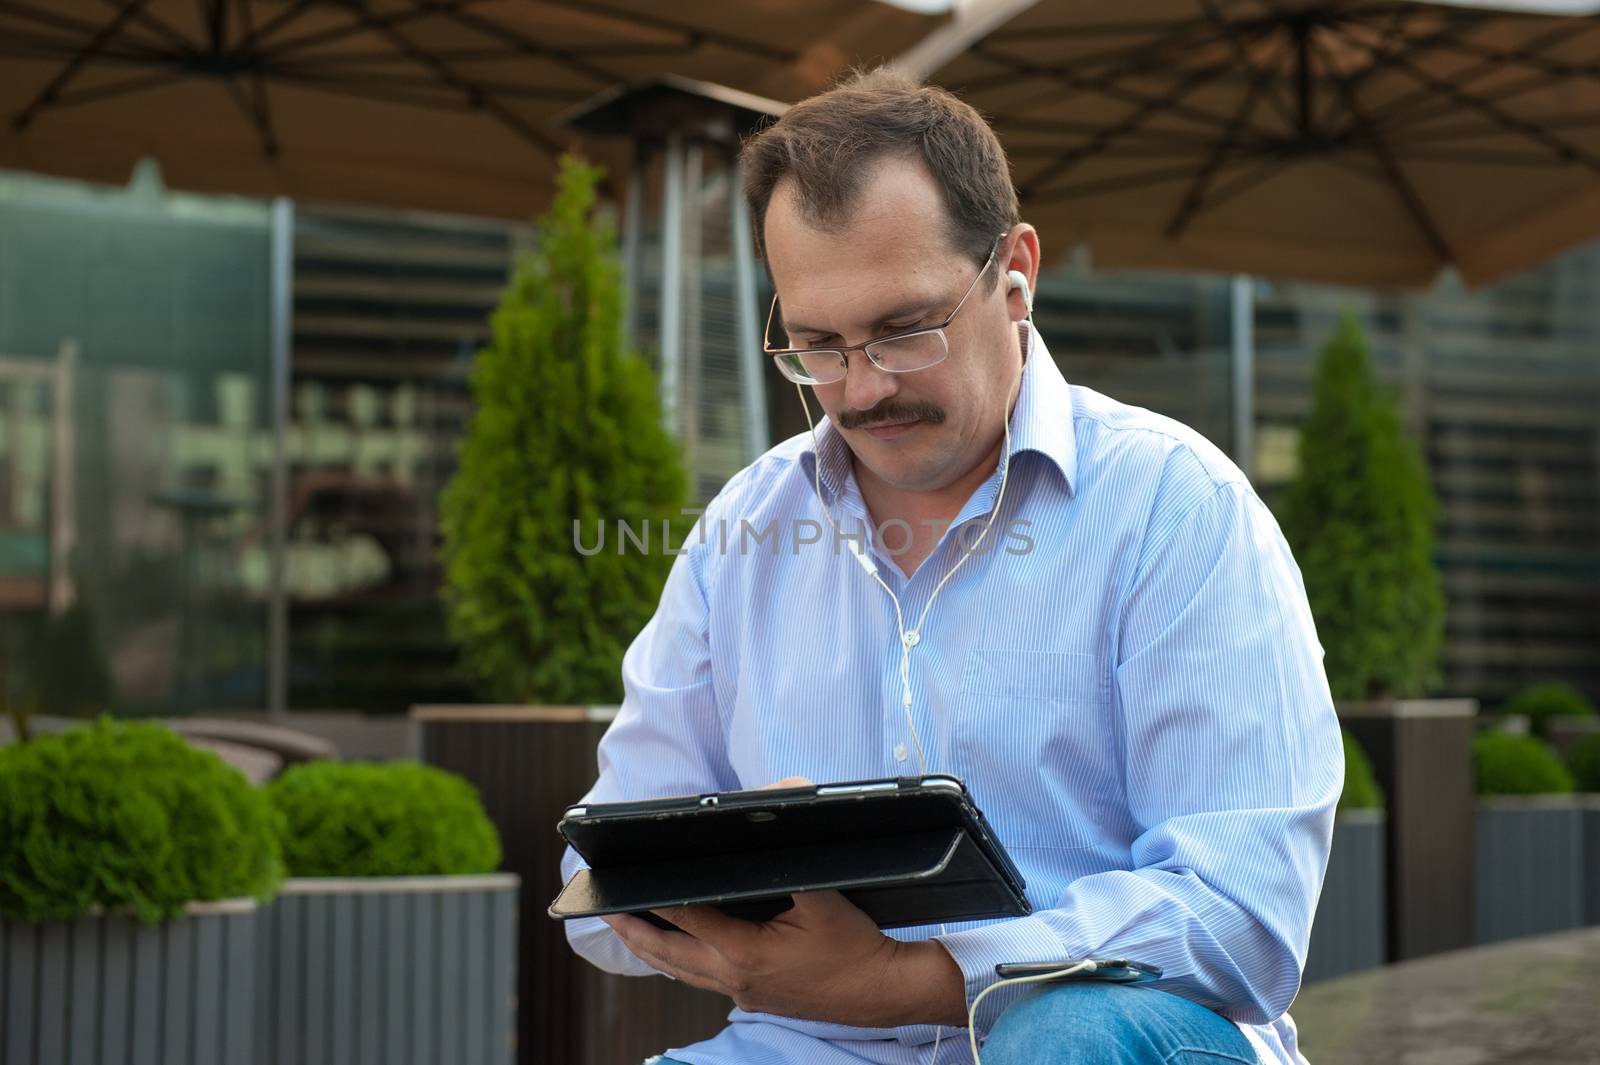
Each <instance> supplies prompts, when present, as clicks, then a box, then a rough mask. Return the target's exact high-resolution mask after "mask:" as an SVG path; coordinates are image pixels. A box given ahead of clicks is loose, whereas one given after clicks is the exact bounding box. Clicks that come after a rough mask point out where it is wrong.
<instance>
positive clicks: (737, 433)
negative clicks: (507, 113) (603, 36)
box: [562, 75, 786, 498]
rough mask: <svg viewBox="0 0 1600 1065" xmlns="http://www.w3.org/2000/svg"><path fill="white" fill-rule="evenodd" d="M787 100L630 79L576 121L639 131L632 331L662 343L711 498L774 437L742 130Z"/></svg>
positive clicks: (632, 187) (676, 430) (623, 132)
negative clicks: (743, 177)
mask: <svg viewBox="0 0 1600 1065" xmlns="http://www.w3.org/2000/svg"><path fill="white" fill-rule="evenodd" d="M785 106H786V105H784V104H782V103H779V102H777V101H775V100H768V99H765V98H764V97H760V96H754V95H752V94H750V93H746V92H739V91H737V90H735V89H729V88H726V87H725V86H721V85H713V84H711V83H709V82H702V81H693V80H691V79H688V78H682V77H677V76H675V75H667V76H664V77H661V78H658V79H656V80H654V81H650V82H646V83H642V84H639V85H634V86H624V87H618V88H616V89H611V90H608V91H606V92H604V93H601V94H600V95H598V96H596V97H594V98H592V99H590V100H589V101H587V102H586V103H584V104H582V105H580V106H579V107H577V108H576V109H574V110H573V111H571V112H569V113H568V114H567V115H565V116H564V117H563V119H562V121H563V123H564V124H566V125H569V126H571V127H572V128H574V129H576V130H579V131H580V132H582V133H584V134H587V135H590V136H594V137H602V138H627V139H629V140H630V141H631V142H632V145H633V168H632V173H631V174H630V176H629V180H628V186H627V194H626V195H627V200H626V203H625V205H624V218H623V224H622V242H623V264H624V270H625V272H626V279H627V280H626V283H627V315H626V321H625V322H624V323H623V329H624V330H625V336H626V338H627V339H628V340H629V342H630V343H631V344H632V345H633V346H634V347H635V348H636V349H637V350H643V351H647V352H648V351H652V350H653V351H654V352H655V356H656V371H657V377H658V380H659V385H660V392H661V408H662V415H663V418H664V419H665V421H666V424H667V427H668V428H669V430H670V431H671V432H672V433H673V435H674V436H676V437H677V438H678V439H679V440H680V441H681V442H682V443H683V446H684V452H685V458H686V460H687V465H688V467H689V470H690V474H691V476H692V477H693V483H692V492H693V494H694V495H695V496H697V497H700V498H709V497H710V496H711V495H712V494H714V493H715V492H716V491H717V490H718V489H720V488H721V487H722V483H723V481H725V480H726V479H727V478H728V477H729V476H730V475H732V474H733V473H735V472H737V471H738V470H739V469H740V468H741V467H742V466H744V465H745V464H747V463H749V462H750V461H751V460H753V459H755V458H756V457H757V456H759V455H760V454H761V453H762V452H763V451H765V450H766V449H767V447H768V446H769V439H768V428H767V407H766V389H765V384H764V378H763V370H764V366H763V364H762V358H761V330H762V325H763V321H762V317H761V314H762V312H761V307H760V299H759V294H758V287H757V286H758V279H757V276H756V265H755V249H754V244H753V242H752V239H751V234H750V218H749V212H748V208H747V207H746V205H745V201H744V196H743V193H742V191H741V181H740V173H739V162H738V152H739V142H740V140H741V139H742V138H743V137H745V136H747V135H748V134H749V133H751V132H752V131H754V130H756V129H758V128H760V127H761V126H762V125H764V124H765V123H767V122H770V121H771V120H773V119H774V118H776V117H777V116H778V115H780V114H782V113H783V111H784V108H785Z"/></svg>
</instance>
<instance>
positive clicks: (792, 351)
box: [761, 233, 1006, 386]
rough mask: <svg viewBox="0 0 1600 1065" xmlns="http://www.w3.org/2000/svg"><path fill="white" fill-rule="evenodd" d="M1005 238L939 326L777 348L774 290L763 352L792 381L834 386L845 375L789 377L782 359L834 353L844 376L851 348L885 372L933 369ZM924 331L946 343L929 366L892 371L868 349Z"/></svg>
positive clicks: (999, 239)
mask: <svg viewBox="0 0 1600 1065" xmlns="http://www.w3.org/2000/svg"><path fill="white" fill-rule="evenodd" d="M1005 239H1006V234H1004V233H1001V234H1000V235H999V236H998V237H995V238H994V244H993V246H991V247H990V248H989V254H988V256H987V257H986V258H985V259H984V260H983V266H982V267H980V268H979V269H978V275H977V276H976V277H974V278H973V279H972V284H970V285H968V286H967V291H966V292H964V293H962V294H961V299H960V300H959V301H958V302H957V303H956V309H955V310H953V311H951V312H950V314H949V315H948V316H947V317H946V318H945V320H944V321H942V322H940V323H939V324H938V325H919V326H912V327H911V328H909V329H902V330H900V331H899V332H896V333H890V334H889V335H888V336H881V337H874V338H873V339H871V340H864V341H862V342H861V343H859V344H849V345H842V346H840V347H836V348H835V347H829V348H811V347H806V348H774V347H771V346H770V343H769V341H770V339H771V337H772V320H773V318H775V317H776V316H777V313H778V294H777V293H776V292H774V293H773V294H772V306H771V307H769V308H768V309H767V326H766V329H765V330H764V331H763V332H762V334H761V351H762V353H763V354H765V355H771V356H772V361H773V364H774V365H775V366H777V368H778V372H779V373H780V374H783V376H784V379H785V380H788V381H793V382H794V383H795V384H808V385H813V386H815V385H831V384H837V383H838V382H840V381H842V380H844V377H843V376H841V377H837V378H834V379H833V380H831V381H795V380H794V378H792V377H790V376H789V375H788V374H786V373H783V366H782V363H781V362H780V361H779V360H781V359H783V358H784V357H785V356H795V355H808V354H814V353H815V354H820V353H822V352H828V353H830V354H835V355H838V356H839V358H840V360H841V361H842V362H843V363H844V370H845V375H848V374H849V373H850V353H851V352H852V351H859V352H861V353H862V354H863V355H865V356H866V357H867V359H868V361H870V362H871V363H872V365H874V366H876V367H877V368H878V369H880V370H882V371H883V372H884V373H917V372H918V371H920V370H931V369H933V368H934V367H935V366H937V365H939V363H941V362H944V360H945V359H948V358H949V357H950V338H949V337H948V336H945V335H944V331H945V330H946V329H948V328H950V323H952V322H954V321H955V320H956V315H958V314H960V313H961V308H962V307H965V306H966V305H967V300H968V298H969V297H971V295H972V293H973V292H974V291H976V289H977V287H978V282H979V281H981V280H983V275H984V274H987V273H988V272H989V267H990V266H993V265H994V261H995V258H994V257H995V255H996V254H997V253H998V252H999V251H1000V245H1001V244H1002V243H1003V242H1004V241H1005ZM922 333H938V334H940V339H941V340H942V341H943V342H944V355H942V356H941V357H940V358H938V359H937V360H935V361H934V362H930V363H928V364H927V365H926V366H918V367H917V368H916V369H914V370H891V369H889V367H887V366H884V365H883V364H882V363H880V362H879V361H878V360H877V359H875V358H873V357H872V352H871V351H869V350H868V349H869V348H871V347H872V346H873V345H874V344H886V343H890V342H892V341H895V340H904V339H905V338H906V337H913V336H918V335H920V334H922Z"/></svg>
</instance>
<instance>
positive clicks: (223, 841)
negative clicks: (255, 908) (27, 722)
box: [0, 719, 283, 921]
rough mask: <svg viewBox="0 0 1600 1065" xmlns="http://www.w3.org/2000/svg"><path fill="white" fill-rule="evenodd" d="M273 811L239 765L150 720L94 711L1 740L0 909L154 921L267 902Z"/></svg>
mask: <svg viewBox="0 0 1600 1065" xmlns="http://www.w3.org/2000/svg"><path fill="white" fill-rule="evenodd" d="M275 819H276V818H275V815H274V813H273V811H272V807H271V805H270V804H269V803H268V802H267V799H266V796H265V795H264V794H263V793H262V792H261V791H259V790H258V789H256V788H253V787H251V786H250V784H249V782H248V781H246V780H245V778H244V776H243V774H241V773H240V772H239V771H238V770H236V769H234V768H232V767H231V766H229V765H227V764H226V763H224V762H223V761H222V759H221V758H218V757H217V756H216V755H215V754H213V753H211V752H210V751H202V750H199V749H197V748H194V747H191V746H189V745H188V744H187V743H185V742H184V741H183V740H181V739H179V738H178V737H177V736H176V735H174V734H173V733H172V732H171V731H170V730H168V729H165V728H163V727H161V726H160V725H153V724H134V723H119V722H113V721H111V720H110V719H101V720H100V721H99V722H97V723H96V724H94V725H91V726H88V727H85V728H78V729H71V730H69V731H67V732H64V733H61V734H59V735H54V736H42V737H39V738H38V739H35V740H33V741H32V742H30V743H22V744H16V745H13V746H9V747H4V748H0V913H3V914H4V915H5V916H7V917H10V918H15V919H20V920H24V921H56V920H69V919H71V918H74V917H78V916H80V915H82V914H84V913H87V912H90V911H92V910H95V909H97V908H103V909H107V910H131V911H132V912H133V913H134V914H135V915H136V916H138V917H139V918H140V919H141V920H145V921H157V920H160V919H161V918H163V917H174V916H177V915H178V914H180V913H182V912H183V907H184V904H185V903H187V902H194V901H208V900H215V899H226V898H241V897H246V896H249V897H254V898H257V899H260V900H262V901H265V900H266V899H268V898H270V897H271V896H272V894H273V893H274V892H275V891H276V890H277V886H278V882H279V881H280V880H281V879H282V874H283V865H282V858H281V855H280V853H279V850H278V834H277V826H276V824H275Z"/></svg>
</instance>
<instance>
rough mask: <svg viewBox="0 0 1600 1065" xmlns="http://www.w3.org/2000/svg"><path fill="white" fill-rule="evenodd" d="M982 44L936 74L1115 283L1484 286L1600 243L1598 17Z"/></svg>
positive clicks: (1219, 10) (1189, 28) (1298, 18)
mask: <svg viewBox="0 0 1600 1065" xmlns="http://www.w3.org/2000/svg"><path fill="white" fill-rule="evenodd" d="M1013 6H1016V5H1013ZM950 32H955V28H954V27H952V28H951V31H950ZM941 33H946V31H941ZM947 36H948V34H947ZM968 37H969V39H967V40H957V41H956V42H955V44H954V46H949V45H948V41H947V47H946V48H945V49H944V54H943V55H939V54H938V50H937V49H934V50H933V51H932V52H930V51H929V50H928V49H922V50H921V60H922V62H923V63H924V65H925V67H926V68H927V69H930V70H932V71H933V80H935V81H937V82H939V83H940V84H944V85H947V86H949V87H951V88H953V89H957V90H959V91H961V92H962V94H963V95H964V96H965V97H966V98H967V99H968V100H970V101H971V102H972V103H973V104H974V105H975V106H977V107H978V108H980V109H981V110H983V111H985V112H986V113H988V114H989V115H990V116H992V118H993V119H994V121H995V124H996V126H997V127H998V129H999V131H1000V133H1001V136H1002V138H1003V139H1004V141H1005V144H1006V148H1007V150H1008V151H1009V153H1010V156H1011V159H1012V164H1013V167H1014V169H1015V176H1016V181H1017V185H1018V188H1019V189H1020V191H1021V194H1022V200H1023V211H1024V215H1025V216H1026V217H1027V218H1028V220H1029V221H1031V222H1034V223H1035V224H1037V225H1038V226H1039V227H1040V230H1041V232H1042V233H1043V234H1044V236H1045V237H1046V239H1047V240H1048V241H1049V242H1051V243H1052V244H1054V245H1055V247H1056V248H1057V249H1064V248H1065V247H1067V246H1068V245H1071V244H1077V243H1086V244H1087V245H1089V247H1090V248H1091V249H1092V254H1093V259H1094V262H1095V263H1096V265H1098V266H1103V267H1111V268H1119V267H1161V268H1180V269H1187V268H1198V269H1213V270H1226V271H1246V272H1251V273H1257V274H1265V275H1272V276H1287V277H1297V278H1306V279H1314V280H1322V281H1333V282H1348V283H1356V284H1373V285H1387V286H1421V285H1426V284H1428V283H1429V282H1430V281H1431V280H1432V279H1433V278H1434V277H1435V276H1436V275H1437V273H1438V271H1439V269H1440V267H1441V266H1443V265H1445V264H1450V263H1453V264H1454V265H1455V266H1456V267H1457V268H1458V269H1459V270H1460V273H1461V275H1462V276H1463V278H1464V279H1465V280H1466V281H1467V282H1468V283H1469V284H1481V283H1483V282H1485V281H1488V280H1490V279H1491V278H1494V277H1497V276H1500V275H1502V274H1505V273H1508V272H1511V271H1514V270H1517V269H1519V268H1522V267H1525V266H1528V265H1530V264H1531V263H1534V262H1536V261H1537V260H1539V259H1541V258H1544V257H1546V256H1548V255H1551V254H1553V253H1555V252H1558V251H1560V250H1562V249H1564V248H1568V247H1571V246H1573V245H1576V244H1579V243H1582V242H1584V241H1588V240H1591V239H1594V238H1595V237H1596V236H1597V235H1600V18H1596V17H1594V16H1584V17H1557V16H1551V15H1539V14H1527V13H1510V12H1504V11H1490V10H1483V9H1477V8H1468V7H1459V6H1444V5H1439V4H1422V3H1397V2H1385V0H1380V2H1371V0H1321V2H1311V0H1145V2H1143V3H1140V4H1138V5H1133V6H1130V5H1122V4H1117V5H1110V4H1098V3H1088V2H1085V0H1042V2H1040V3H1038V4H1035V5H1032V6H1030V7H1026V9H1024V10H1022V11H1021V13H1020V14H1017V15H1016V16H1015V17H1013V18H1011V19H1010V20H1009V21H1006V22H1004V23H1002V24H1000V25H998V26H995V27H993V28H989V29H988V30H987V32H985V33H982V34H981V35H975V34H969V35H968Z"/></svg>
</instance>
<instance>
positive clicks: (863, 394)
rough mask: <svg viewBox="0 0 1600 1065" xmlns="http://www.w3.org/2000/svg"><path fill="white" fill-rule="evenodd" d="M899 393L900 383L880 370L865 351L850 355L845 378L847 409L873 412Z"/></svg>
mask: <svg viewBox="0 0 1600 1065" xmlns="http://www.w3.org/2000/svg"><path fill="white" fill-rule="evenodd" d="M898 391H900V382H898V381H896V380H895V375H894V374H892V373H888V372H886V371H884V370H880V369H878V367H877V366H875V365H873V362H872V360H871V359H869V358H867V354H866V352H864V351H852V352H851V353H850V366H849V368H848V369H847V370H846V371H845V376H844V402H845V406H846V407H849V408H850V409H852V410H871V409H872V408H873V407H875V406H877V405H878V404H879V403H882V402H883V401H884V400H886V399H888V398H889V397H890V396H892V395H894V394H895V393H896V392H898Z"/></svg>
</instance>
